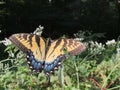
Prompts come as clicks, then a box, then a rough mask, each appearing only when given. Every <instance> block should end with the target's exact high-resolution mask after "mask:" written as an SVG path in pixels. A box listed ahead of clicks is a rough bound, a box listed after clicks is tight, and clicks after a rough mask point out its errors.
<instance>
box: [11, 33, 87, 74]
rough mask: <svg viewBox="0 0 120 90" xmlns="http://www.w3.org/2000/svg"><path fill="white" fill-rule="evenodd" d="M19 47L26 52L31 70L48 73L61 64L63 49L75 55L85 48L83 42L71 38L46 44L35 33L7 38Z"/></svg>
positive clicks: (63, 55) (63, 56)
mask: <svg viewBox="0 0 120 90" xmlns="http://www.w3.org/2000/svg"><path fill="white" fill-rule="evenodd" d="M9 39H10V40H11V41H12V42H13V43H14V44H15V45H16V46H17V47H18V48H19V49H21V50H22V51H23V52H24V53H26V54H27V62H28V65H29V67H30V69H31V70H32V71H35V72H42V70H43V71H44V73H45V74H46V75H50V74H51V73H53V72H54V71H55V70H58V68H59V66H61V63H62V60H64V59H65V58H66V56H65V50H66V51H67V52H69V53H70V54H71V55H76V54H78V53H81V52H82V51H84V50H85V48H86V47H85V45H83V43H81V42H79V41H76V40H73V39H58V40H55V41H53V42H51V43H50V44H48V43H47V42H46V41H45V40H44V39H43V38H42V37H40V36H37V35H35V34H27V33H19V34H13V35H12V36H10V38H9Z"/></svg>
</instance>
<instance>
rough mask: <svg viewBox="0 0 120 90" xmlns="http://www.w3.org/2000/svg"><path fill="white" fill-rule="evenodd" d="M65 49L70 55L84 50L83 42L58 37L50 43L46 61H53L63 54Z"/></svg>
mask: <svg viewBox="0 0 120 90" xmlns="http://www.w3.org/2000/svg"><path fill="white" fill-rule="evenodd" d="M65 50H66V51H67V52H69V53H70V54H71V55H76V54H79V53H81V52H82V51H84V50H85V46H84V45H83V43H81V42H79V41H76V40H73V39H59V40H56V41H54V42H53V43H51V45H50V47H49V49H48V51H47V54H46V62H53V61H54V60H55V59H56V58H57V57H58V56H60V55H64V54H65Z"/></svg>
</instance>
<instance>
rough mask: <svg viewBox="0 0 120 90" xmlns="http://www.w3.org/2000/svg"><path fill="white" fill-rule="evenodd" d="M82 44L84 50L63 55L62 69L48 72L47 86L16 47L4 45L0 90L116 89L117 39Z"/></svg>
mask: <svg viewBox="0 0 120 90" xmlns="http://www.w3.org/2000/svg"><path fill="white" fill-rule="evenodd" d="M90 36H91V34H90ZM85 37H86V38H87V36H85ZM88 37H89V36H88ZM79 38H80V37H79ZM80 40H81V39H80ZM2 42H3V41H2ZM85 45H86V47H87V50H86V51H85V52H83V53H81V54H80V55H77V56H69V55H67V56H68V57H67V59H66V60H64V61H63V64H62V68H60V70H59V71H58V72H57V71H56V72H55V74H54V75H51V84H50V85H48V84H47V80H46V77H45V75H44V73H39V74H34V73H31V72H30V70H29V68H28V66H27V64H26V56H25V55H24V54H23V53H22V52H21V51H19V50H18V48H16V47H15V46H14V45H9V46H7V48H6V49H5V51H6V52H7V53H8V57H7V59H3V60H1V58H0V89H1V90H33V89H34V90H51V89H53V90H62V89H64V90H119V89H120V78H119V77H120V40H119V38H118V40H117V41H115V40H111V41H107V42H106V43H105V44H102V43H98V42H97V41H91V40H90V41H86V42H85Z"/></svg>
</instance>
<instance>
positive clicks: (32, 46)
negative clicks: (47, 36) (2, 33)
mask: <svg viewBox="0 0 120 90" xmlns="http://www.w3.org/2000/svg"><path fill="white" fill-rule="evenodd" d="M9 39H10V40H11V41H12V42H13V43H14V44H15V45H16V46H17V47H18V48H19V49H21V50H22V51H23V52H25V53H26V54H27V60H28V64H29V65H30V68H31V69H32V70H40V71H41V70H42V65H43V62H44V58H45V48H46V44H45V41H44V39H43V38H42V37H39V36H37V35H34V34H27V33H21V34H13V35H12V36H10V38H9Z"/></svg>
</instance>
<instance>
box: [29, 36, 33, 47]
mask: <svg viewBox="0 0 120 90" xmlns="http://www.w3.org/2000/svg"><path fill="white" fill-rule="evenodd" d="M33 36H34V35H33V34H30V35H28V38H29V40H28V42H29V43H30V46H31V47H32V37H33Z"/></svg>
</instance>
